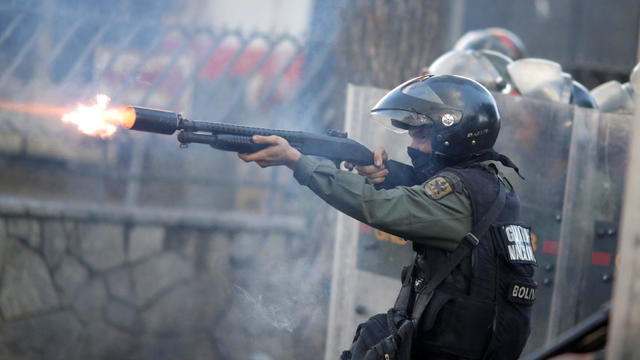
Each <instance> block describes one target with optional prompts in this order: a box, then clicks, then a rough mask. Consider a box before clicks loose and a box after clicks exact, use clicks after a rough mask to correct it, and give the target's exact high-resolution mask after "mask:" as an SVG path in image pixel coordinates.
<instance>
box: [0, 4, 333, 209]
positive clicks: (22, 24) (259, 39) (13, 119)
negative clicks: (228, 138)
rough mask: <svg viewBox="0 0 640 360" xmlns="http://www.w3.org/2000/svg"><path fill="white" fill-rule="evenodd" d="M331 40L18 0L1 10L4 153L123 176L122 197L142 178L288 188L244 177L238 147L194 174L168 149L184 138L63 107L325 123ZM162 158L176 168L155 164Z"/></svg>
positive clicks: (36, 165) (30, 162)
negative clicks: (73, 113) (62, 117)
mask: <svg viewBox="0 0 640 360" xmlns="http://www.w3.org/2000/svg"><path fill="white" fill-rule="evenodd" d="M331 41H332V40H331V39H327V40H326V42H323V43H318V42H317V41H314V42H311V41H305V40H304V39H299V38H296V37H293V36H291V35H287V34H268V33H263V32H251V33H243V32H242V31H240V30H237V29H228V28H220V29H212V28H195V27H189V26H184V25H177V24H173V25H170V24H165V23H161V22H156V21H149V20H148V19H131V18H129V19H125V18H122V17H114V16H96V15H91V16H86V15H84V14H76V13H60V12H55V13H45V12H42V11H40V10H34V9H33V8H28V7H24V6H19V5H15V4H11V5H7V6H5V7H2V8H0V102H1V104H0V105H2V106H1V108H0V140H1V141H0V154H1V155H0V159H2V161H4V162H5V163H6V164H7V165H10V166H11V167H12V168H13V170H14V172H20V171H22V172H29V171H34V169H41V168H43V167H44V168H46V169H47V173H50V172H54V173H55V172H60V170H62V172H63V173H64V174H65V176H89V177H93V178H98V179H102V180H101V181H107V182H109V181H111V182H113V181H115V182H116V183H118V184H117V185H116V186H115V187H118V188H121V189H126V191H124V192H123V191H119V193H118V194H117V195H114V196H112V197H111V199H112V200H113V201H117V202H126V203H127V204H129V205H133V204H137V203H139V201H141V200H140V199H141V197H144V195H141V194H140V188H141V186H142V185H141V184H142V183H145V184H150V183H158V184H165V185H167V186H175V184H188V186H195V187H202V186H203V185H205V186H224V187H226V186H232V187H237V186H249V187H253V188H256V187H258V188H270V189H272V190H274V189H280V188H281V187H282V186H280V185H279V181H278V175H277V172H272V173H271V175H270V176H268V177H266V178H265V179H264V181H263V180H261V176H250V177H246V176H243V178H245V179H248V178H251V179H253V180H251V181H236V176H235V175H237V173H236V172H235V170H233V168H234V166H235V165H229V163H230V162H232V161H231V160H228V155H227V156H221V155H217V154H216V155H211V154H209V155H208V156H213V157H214V158H216V159H217V160H216V161H213V162H211V161H208V165H207V166H206V167H203V166H201V165H194V166H192V169H189V170H185V168H184V165H180V164H174V163H171V162H170V161H169V162H168V161H166V159H167V153H168V152H169V151H176V152H177V150H176V149H174V148H173V147H174V145H175V143H174V141H173V140H171V141H167V140H165V139H161V138H160V137H156V136H147V137H138V136H137V134H131V133H126V132H124V131H119V132H118V133H117V134H116V135H115V136H114V137H113V138H112V139H108V140H101V139H90V138H87V137H85V136H83V135H80V134H76V133H75V132H74V131H73V129H70V128H69V127H67V126H65V125H62V124H61V123H60V122H59V121H57V119H56V118H55V116H52V114H58V113H60V111H61V108H68V107H70V106H71V105H74V104H75V103H77V102H87V101H90V100H91V99H92V98H93V97H94V96H95V94H97V93H105V94H107V95H108V96H110V97H111V104H113V105H137V106H149V107H157V108H162V109H168V110H173V111H177V112H182V113H184V114H185V115H186V116H188V117H190V118H198V119H201V120H207V121H224V122H232V123H245V124H252V125H255V126H263V127H267V126H268V127H280V128H291V129H298V130H315V131H320V130H322V129H323V127H324V124H323V123H322V116H323V115H322V113H323V112H324V110H325V109H324V108H325V107H326V106H327V103H328V102H329V101H328V99H329V98H330V97H331V96H332V95H333V93H334V91H333V90H334V87H335V84H336V81H335V79H332V76H330V75H329V74H323V72H326V71H327V64H328V63H330V62H331V61H332V56H331V54H332V50H331V46H330V44H331ZM327 44H329V46H327ZM309 54H313V56H309ZM309 94H313V96H309ZM301 119H302V120H301ZM160 149H162V150H160ZM169 149H171V150H169ZM189 151H190V152H192V150H189ZM171 156H174V155H171ZM171 156H170V157H171ZM175 156H178V157H179V156H180V155H175ZM192 156H193V155H192ZM158 157H159V158H158ZM184 160H185V159H184V158H178V159H176V161H178V162H180V161H184ZM218 160H219V162H217V161H218ZM61 163H62V164H63V165H64V166H63V167H60V166H57V165H59V164H61ZM156 163H163V166H165V167H168V168H172V169H173V171H164V170H159V171H156V169H155V167H154V166H155V164H156ZM51 164H55V165H56V166H51ZM198 166H199V168H198ZM221 167H224V168H225V169H226V170H229V171H224V172H221V171H218V170H217V169H220V168H221ZM195 168H198V170H193V169H195ZM38 171H40V170H38ZM243 171H244V170H243ZM201 174H204V175H201ZM105 179H106V180H105ZM256 179H257V180H256ZM123 182H124V183H123ZM22 184H23V185H24V186H26V184H27V183H24V182H23V183H22ZM142 187H144V186H142ZM281 190H282V189H281ZM107 197H108V198H109V196H107Z"/></svg>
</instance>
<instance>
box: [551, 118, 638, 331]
mask: <svg viewBox="0 0 640 360" xmlns="http://www.w3.org/2000/svg"><path fill="white" fill-rule="evenodd" d="M631 120H632V116H630V115H619V114H609V113H600V112H598V111H594V110H587V109H581V108H576V109H575V113H574V117H573V129H572V136H571V148H570V152H569V162H568V165H567V181H566V187H565V189H566V190H565V196H564V206H563V215H562V218H563V221H562V226H561V230H560V238H561V240H562V241H561V243H560V249H559V256H558V259H557V264H556V268H557V275H556V281H555V286H554V295H553V300H552V304H551V305H552V306H551V312H550V322H549V327H548V333H547V338H548V339H549V340H550V339H552V338H553V337H556V336H557V335H558V334H560V333H561V332H563V331H565V330H567V329H568V328H570V327H571V326H573V325H575V324H576V323H577V322H579V321H580V320H583V319H585V318H586V317H587V316H589V315H590V314H592V313H594V312H595V311H596V310H598V308H599V307H600V306H601V305H602V304H603V303H605V302H606V301H608V300H609V299H610V298H611V292H612V285H613V279H614V277H615V270H616V268H617V264H618V259H619V257H618V254H617V239H618V224H619V221H620V214H621V209H622V190H623V188H624V179H625V171H626V168H627V158H628V155H627V150H628V143H629V138H628V136H629V133H630V126H631Z"/></svg>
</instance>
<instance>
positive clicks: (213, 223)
mask: <svg viewBox="0 0 640 360" xmlns="http://www.w3.org/2000/svg"><path fill="white" fill-rule="evenodd" d="M315 222H316V223H315V224H311V226H310V231H306V230H305V228H306V227H307V224H306V223H305V221H304V220H303V219H302V218H298V217H291V216H290V217H283V216H280V217H278V218H268V217H263V216H256V215H255V214H253V215H250V216H247V214H241V213H224V214H214V213H203V212H202V213H201V212H199V213H195V212H180V213H178V212H169V211H168V210H158V209H148V208H146V209H143V208H137V209H136V208H134V209H131V208H119V207H109V206H99V205H93V206H87V205H77V204H76V205H74V204H72V203H71V204H70V203H68V202H65V203H62V202H61V203H54V202H41V201H25V200H24V199H18V198H15V199H12V198H6V197H4V198H1V199H0V264H1V268H0V271H1V272H0V328H1V329H2V330H1V333H0V358H1V359H153V360H157V359H301V358H305V359H314V358H321V357H322V353H323V351H324V339H325V332H326V312H327V302H328V284H329V267H330V265H329V264H330V257H331V254H330V253H329V252H330V249H331V242H330V241H326V240H325V241H319V240H320V239H318V238H317V237H316V236H314V235H313V234H314V233H318V231H314V230H316V229H319V228H322V229H323V233H324V236H325V237H326V229H327V228H329V227H328V226H327V224H328V219H327V216H325V215H321V216H318V217H317V218H316V220H315Z"/></svg>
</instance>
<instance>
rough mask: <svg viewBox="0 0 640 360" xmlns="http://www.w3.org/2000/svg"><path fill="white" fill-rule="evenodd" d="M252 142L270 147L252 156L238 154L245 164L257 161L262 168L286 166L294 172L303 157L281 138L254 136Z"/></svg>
mask: <svg viewBox="0 0 640 360" xmlns="http://www.w3.org/2000/svg"><path fill="white" fill-rule="evenodd" d="M252 140H253V142H254V143H256V144H268V145H270V146H269V147H267V148H264V149H262V150H260V151H256V152H254V153H252V154H241V153H238V157H239V158H240V159H242V160H244V161H245V162H251V161H255V162H256V163H257V164H258V165H259V166H260V167H261V168H265V167H269V166H278V165H286V166H287V167H288V168H289V169H291V170H293V169H294V168H295V166H296V163H297V162H298V159H300V156H302V154H300V152H299V151H298V150H296V149H295V148H293V147H292V146H291V145H290V144H289V142H288V141H287V140H286V139H284V138H281V137H280V136H275V135H271V136H260V135H253V138H252Z"/></svg>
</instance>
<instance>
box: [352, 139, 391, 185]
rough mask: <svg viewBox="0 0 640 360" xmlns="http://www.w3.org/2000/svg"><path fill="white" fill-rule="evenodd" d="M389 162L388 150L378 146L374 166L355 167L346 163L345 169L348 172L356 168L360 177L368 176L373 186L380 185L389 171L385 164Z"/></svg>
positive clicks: (374, 154) (374, 153) (374, 155)
mask: <svg viewBox="0 0 640 360" xmlns="http://www.w3.org/2000/svg"><path fill="white" fill-rule="evenodd" d="M387 160H389V156H388V155H387V150H385V149H384V148H383V147H382V146H378V147H377V148H376V150H375V151H374V152H373V165H360V166H354V165H353V164H352V163H349V162H345V163H344V167H345V168H347V170H353V168H354V167H355V169H356V171H357V172H358V175H362V176H366V177H367V179H368V180H369V183H371V184H378V183H381V182H383V181H384V179H385V178H386V176H387V175H389V170H387V169H386V167H385V165H384V163H385V162H386V161H387Z"/></svg>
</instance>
